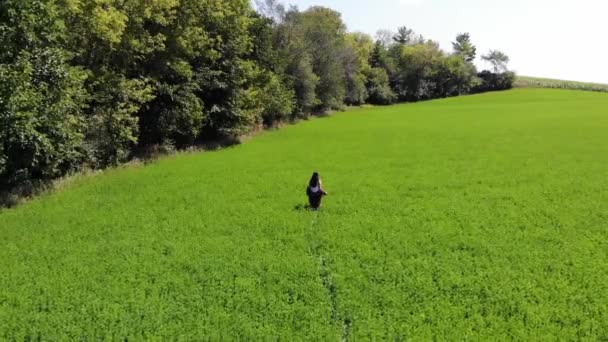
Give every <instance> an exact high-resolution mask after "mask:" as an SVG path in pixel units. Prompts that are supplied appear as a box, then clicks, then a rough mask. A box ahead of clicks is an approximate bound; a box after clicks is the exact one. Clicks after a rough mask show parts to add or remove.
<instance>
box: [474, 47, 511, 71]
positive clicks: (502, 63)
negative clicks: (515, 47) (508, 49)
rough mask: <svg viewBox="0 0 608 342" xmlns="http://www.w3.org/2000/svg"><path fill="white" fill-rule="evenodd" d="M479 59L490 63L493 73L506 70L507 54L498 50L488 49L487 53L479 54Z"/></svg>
mask: <svg viewBox="0 0 608 342" xmlns="http://www.w3.org/2000/svg"><path fill="white" fill-rule="evenodd" d="M481 59H483V60H484V61H486V62H488V63H490V64H491V65H492V70H493V71H494V73H501V72H507V71H508V68H507V65H508V64H509V60H510V59H509V56H507V55H506V54H505V53H504V52H502V51H500V50H490V52H488V54H487V55H483V56H481Z"/></svg>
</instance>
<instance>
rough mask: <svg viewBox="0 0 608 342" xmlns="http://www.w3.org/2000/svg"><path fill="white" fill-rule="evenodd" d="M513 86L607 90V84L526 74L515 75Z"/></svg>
mask: <svg viewBox="0 0 608 342" xmlns="http://www.w3.org/2000/svg"><path fill="white" fill-rule="evenodd" d="M514 86H515V87H516V88H556V89H570V90H586V91H599V92H608V84H602V83H589V82H576V81H565V80H555V79H550V78H538V77H527V76H517V78H516V79H515V84H514Z"/></svg>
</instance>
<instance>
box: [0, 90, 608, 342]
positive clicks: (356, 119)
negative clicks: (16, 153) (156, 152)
mask: <svg viewBox="0 0 608 342" xmlns="http://www.w3.org/2000/svg"><path fill="white" fill-rule="evenodd" d="M607 108H608V95H607V94H600V93H591V92H576V91H564V90H541V89H525V90H523V89H522V90H513V91H509V92H501V93H492V94H484V95H477V96H469V97H461V98H453V99H446V100H439V101H431V102H425V103H419V104H409V105H398V106H391V107H379V108H366V109H361V110H353V111H350V112H348V113H343V114H337V115H335V116H333V117H331V118H326V119H316V120H311V121H307V122H304V123H301V124H299V125H296V126H289V127H286V128H284V129H281V130H279V131H273V132H269V133H265V134H262V135H261V136H259V137H256V138H255V139H253V140H251V141H249V142H247V143H246V144H243V145H240V146H237V147H233V148H230V149H227V150H223V151H218V152H210V153H202V154H186V155H178V156H174V157H169V158H166V159H162V160H161V161H159V162H157V163H155V164H152V165H150V166H146V167H143V166H142V167H134V168H122V169H116V170H111V171H108V172H106V173H104V174H102V175H96V176H92V177H86V178H84V179H78V180H75V181H74V183H72V184H71V185H69V186H67V188H66V189H64V190H62V191H60V192H57V193H54V194H50V195H47V196H44V197H42V198H39V199H36V200H33V201H31V202H29V203H27V204H25V205H23V206H20V207H18V208H15V209H10V210H4V211H2V212H0V269H1V270H2V272H0V340H25V339H27V340H31V339H42V340H68V339H78V340H81V339H88V340H91V339H112V340H118V339H121V340H122V339H129V340H174V339H181V340H218V339H245V340H266V339H283V340H302V339H306V340H334V341H335V340H340V339H343V340H367V339H384V338H387V339H397V340H403V339H413V340H430V339H440V340H443V339H450V340H462V339H486V340H487V339H492V340H507V339H519V340H541V339H542V340H554V339H563V340H579V339H588V340H606V339H608V229H607V228H608V224H607V222H608V191H607V189H608V169H607V167H606V165H608V140H607V139H608V136H607V135H606V132H607V131H608V112H607V111H606V109H607ZM313 170H319V171H320V172H321V175H322V177H323V179H324V185H325V187H326V188H327V190H328V191H329V192H330V194H331V195H330V196H329V197H328V198H326V201H325V203H324V208H323V209H322V210H321V211H320V212H309V211H306V210H301V209H299V208H300V207H301V205H302V204H304V203H305V201H306V200H305V198H304V190H305V184H306V182H307V180H308V177H309V176H310V173H311V172H312V171H313Z"/></svg>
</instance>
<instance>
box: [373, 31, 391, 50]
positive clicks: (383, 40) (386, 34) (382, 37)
mask: <svg viewBox="0 0 608 342" xmlns="http://www.w3.org/2000/svg"><path fill="white" fill-rule="evenodd" d="M393 37H395V32H393V31H391V30H378V31H377V32H376V42H378V43H379V44H381V45H382V46H383V47H384V48H388V47H390V46H391V45H392V44H393V43H394V42H395V41H394V40H393Z"/></svg>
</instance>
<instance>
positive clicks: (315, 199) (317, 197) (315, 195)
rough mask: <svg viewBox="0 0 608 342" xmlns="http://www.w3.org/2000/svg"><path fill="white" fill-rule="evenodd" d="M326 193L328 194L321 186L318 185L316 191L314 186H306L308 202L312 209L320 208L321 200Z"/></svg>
mask: <svg viewBox="0 0 608 342" xmlns="http://www.w3.org/2000/svg"><path fill="white" fill-rule="evenodd" d="M325 195H327V193H326V192H325V191H324V190H323V189H321V187H318V190H317V191H316V192H315V191H313V188H311V187H310V186H309V187H307V188H306V196H308V203H309V204H310V207H311V208H312V209H319V207H320V206H321V200H322V199H323V196H325Z"/></svg>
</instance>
